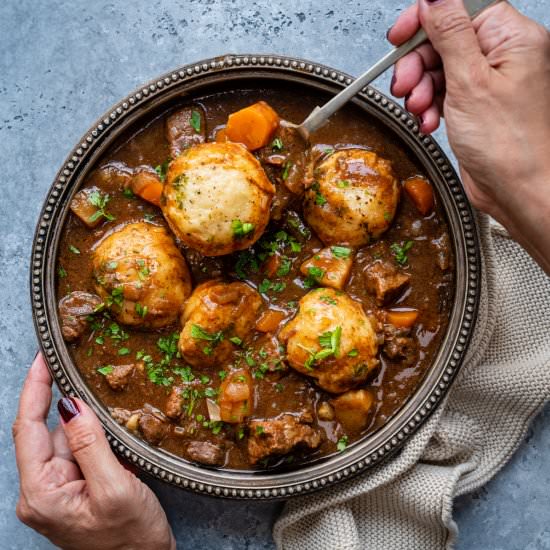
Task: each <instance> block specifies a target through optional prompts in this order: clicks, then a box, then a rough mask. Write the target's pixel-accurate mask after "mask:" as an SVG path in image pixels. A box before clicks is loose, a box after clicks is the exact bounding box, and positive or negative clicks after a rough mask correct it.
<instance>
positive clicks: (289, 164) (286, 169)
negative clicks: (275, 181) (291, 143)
mask: <svg viewBox="0 0 550 550" xmlns="http://www.w3.org/2000/svg"><path fill="white" fill-rule="evenodd" d="M291 168H292V162H290V161H288V162H287V163H286V164H285V166H284V168H283V175H282V176H281V177H282V178H283V181H286V179H287V178H288V175H289V174H290V169H291Z"/></svg>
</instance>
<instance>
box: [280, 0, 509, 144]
mask: <svg viewBox="0 0 550 550" xmlns="http://www.w3.org/2000/svg"><path fill="white" fill-rule="evenodd" d="M499 1H500V0H464V7H465V8H466V11H467V12H468V14H469V16H470V17H471V18H472V19H473V18H474V17H476V16H477V15H479V14H480V13H481V12H482V11H483V10H485V9H487V8H488V7H489V6H492V5H493V4H496V3H497V2H499ZM427 40H428V36H427V35H426V33H425V32H424V29H420V30H419V31H418V32H417V33H416V34H415V35H414V36H413V37H412V38H411V39H410V40H407V42H405V43H404V44H401V46H399V47H397V48H394V49H393V50H391V51H390V52H388V53H387V54H386V55H385V56H384V57H383V58H382V59H380V61H378V62H377V63H375V64H374V65H373V66H372V67H371V68H370V69H369V70H368V71H367V72H365V73H363V74H362V75H361V76H360V77H359V78H357V79H355V80H354V81H353V82H352V83H351V84H350V85H349V86H347V87H346V88H344V89H343V90H342V91H341V92H339V93H338V94H336V95H335V96H334V97H333V98H332V99H331V100H330V101H328V102H327V103H325V104H324V105H323V106H322V107H319V106H317V107H315V109H313V111H311V113H310V114H309V116H308V117H307V118H306V119H305V120H304V121H303V122H302V124H300V125H295V124H291V123H288V125H289V126H291V127H293V128H296V130H297V131H298V133H299V134H300V135H301V136H302V137H303V138H304V139H305V140H306V141H309V136H310V134H311V133H312V132H314V131H315V130H317V129H318V128H320V127H321V126H323V124H325V122H327V120H328V119H329V117H330V116H332V115H333V114H334V113H335V112H336V111H338V110H339V109H340V108H341V107H343V106H344V105H345V104H346V103H347V102H348V101H349V100H350V99H352V98H353V97H354V96H355V95H356V94H358V93H359V92H360V91H361V90H362V89H363V88H364V87H365V86H367V85H368V84H370V83H371V82H372V81H373V80H374V79H375V78H378V77H379V76H380V75H381V74H382V73H383V72H385V71H386V70H388V69H389V68H390V67H391V66H392V65H393V64H394V63H396V62H397V61H398V60H399V59H401V58H402V57H404V56H405V55H407V54H408V53H410V52H411V51H413V50H414V49H415V48H417V47H418V46H420V45H421V44H423V43H424V42H426V41H427Z"/></svg>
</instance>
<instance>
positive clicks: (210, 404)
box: [206, 398, 222, 422]
mask: <svg viewBox="0 0 550 550" xmlns="http://www.w3.org/2000/svg"><path fill="white" fill-rule="evenodd" d="M206 408H207V409H208V416H209V417H210V420H211V421H213V422H218V421H219V420H221V419H222V417H221V414H220V406H219V405H218V404H217V403H216V402H215V401H214V400H213V399H210V398H207V399H206Z"/></svg>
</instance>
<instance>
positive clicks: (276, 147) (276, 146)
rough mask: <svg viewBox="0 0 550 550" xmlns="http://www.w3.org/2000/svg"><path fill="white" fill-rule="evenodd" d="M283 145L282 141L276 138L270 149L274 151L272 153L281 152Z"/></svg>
mask: <svg viewBox="0 0 550 550" xmlns="http://www.w3.org/2000/svg"><path fill="white" fill-rule="evenodd" d="M283 147H284V145H283V140H282V139H281V138H280V137H276V138H275V139H274V140H273V141H272V142H271V148H272V149H273V150H274V151H282V149H283Z"/></svg>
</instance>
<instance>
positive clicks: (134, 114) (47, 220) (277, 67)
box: [30, 54, 481, 500]
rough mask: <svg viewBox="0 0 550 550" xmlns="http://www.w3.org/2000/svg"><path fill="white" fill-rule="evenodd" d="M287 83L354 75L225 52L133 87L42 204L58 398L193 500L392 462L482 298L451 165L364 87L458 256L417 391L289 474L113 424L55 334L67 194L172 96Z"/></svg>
mask: <svg viewBox="0 0 550 550" xmlns="http://www.w3.org/2000/svg"><path fill="white" fill-rule="evenodd" d="M252 79H254V80H258V79H263V80H266V81H268V80H271V81H275V82H277V81H279V82H280V81H287V82H290V83H294V84H296V85H300V86H306V87H310V88H312V89H317V90H324V91H327V92H329V93H335V92H337V91H338V90H339V89H341V88H342V87H344V86H346V85H348V84H350V83H351V81H352V77H351V76H349V75H347V74H345V73H343V72H341V71H338V70H336V69H332V68H330V67H327V66H325V65H322V64H319V63H314V62H311V61H307V60H303V59H300V58H295V57H288V56H281V55H269V54H242V55H235V54H229V55H225V56H220V57H216V58H211V59H206V60H204V61H200V62H198V63H192V64H189V65H185V66H182V67H180V68H178V69H176V70H174V71H170V72H168V73H165V74H163V75H161V76H160V77H158V78H156V79H154V80H151V81H150V82H148V83H146V84H145V85H143V86H140V87H139V88H137V89H136V90H134V91H133V92H132V93H131V94H129V95H128V96H126V97H125V98H124V99H123V100H122V101H120V102H118V103H117V104H115V105H114V106H113V107H112V108H111V109H109V110H108V111H107V112H106V113H105V114H104V115H103V116H102V117H101V118H100V119H99V120H98V121H96V123H95V124H94V125H93V126H92V127H91V128H90V129H89V130H88V131H87V132H86V134H85V135H84V136H83V138H82V139H81V140H80V141H79V142H78V143H77V145H76V146H75V147H74V148H73V150H72V151H71V153H70V154H69V156H68V157H67V159H66V160H65V162H64V163H63V165H62V167H61V169H60V170H59V172H58V173H57V175H56V177H55V180H54V182H53V184H52V186H51V187H50V189H49V191H48V194H47V196H46V199H45V201H44V204H43V207H42V210H41V213H40V216H39V219H38V223H37V226H36V231H35V235H34V240H33V247H32V257H31V268H30V292H31V304H32V312H33V321H34V325H35V330H36V333H37V337H38V340H39V344H40V347H41V349H42V351H43V353H44V357H45V359H46V363H47V365H48V368H49V370H50V372H51V374H52V377H53V379H54V380H55V382H56V384H57V386H58V387H59V388H60V390H61V392H62V393H63V394H64V395H71V396H77V397H79V398H81V399H84V400H85V401H86V402H87V403H88V404H89V405H90V406H91V407H92V408H93V409H94V411H95V412H96V414H97V415H98V416H99V418H100V420H101V422H102V424H103V426H104V429H105V432H106V435H107V439H108V440H109V443H110V445H111V447H112V448H113V450H114V451H115V452H116V453H117V454H118V455H120V456H121V457H123V458H125V459H126V460H128V461H129V462H131V463H132V464H134V465H136V466H137V467H138V468H140V469H141V470H143V471H144V472H146V473H148V474H150V475H152V476H154V477H156V478H158V479H160V480H162V481H165V482H167V483H170V484H172V485H174V486H177V487H181V488H184V489H188V490H191V491H194V492H196V493H201V494H206V495H212V496H218V497H224V498H233V499H258V500H274V499H281V498H288V497H291V496H294V495H303V494H307V493H311V492H313V491H317V490H320V489H322V488H324V487H328V486H331V485H333V484H335V483H337V482H340V481H344V480H346V479H349V478H351V477H353V476H355V475H358V474H360V473H362V472H366V471H367V470H368V469H369V468H371V467H372V466H374V465H376V464H379V463H380V462H381V461H383V460H386V459H389V458H391V456H392V455H394V453H396V452H398V451H399V450H400V449H401V448H402V446H403V445H404V444H405V443H406V442H407V441H408V440H409V439H410V438H411V436H412V435H413V434H414V433H415V432H416V431H417V430H418V429H419V427H420V426H421V425H422V424H423V423H424V422H425V421H426V420H427V419H428V417H429V416H430V414H431V413H432V412H433V411H434V410H435V409H436V408H437V406H438V405H439V404H440V403H441V401H442V400H443V398H444V396H445V395H446V393H447V392H448V390H449V388H450V387H451V384H452V382H453V380H454V378H455V377H456V375H457V373H458V371H459V369H460V367H461V365H462V363H463V361H464V357H465V354H466V351H467V348H468V344H469V342H470V340H471V336H472V333H473V330H474V327H475V320H476V316H477V310H478V306H479V300H480V293H481V253H480V244H479V243H480V241H479V230H478V227H477V224H476V220H475V217H474V215H473V211H472V208H471V206H470V204H469V202H468V200H467V198H466V195H465V193H464V190H463V188H462V185H461V184H460V181H459V178H458V176H457V174H456V172H455V171H454V169H453V167H452V165H451V163H450V161H449V159H448V158H447V157H446V156H445V154H444V153H443V151H442V150H441V149H440V147H439V146H438V145H437V143H436V142H435V140H434V139H433V138H432V137H430V136H427V135H423V134H422V133H421V132H420V129H419V126H418V123H417V121H416V119H415V118H414V117H413V116H412V115H410V114H409V113H408V112H406V111H405V110H404V109H403V108H402V107H400V106H399V105H398V104H397V103H395V102H393V101H392V100H391V99H389V98H388V97H386V96H385V95H384V94H382V93H380V92H379V91H377V90H376V89H374V88H372V87H370V86H368V87H366V88H364V89H363V90H362V91H361V93H359V94H358V95H357V96H356V98H355V99H354V100H353V103H355V104H356V105H358V106H359V107H360V108H362V109H363V110H365V111H367V112H368V114H369V115H371V116H374V117H376V118H377V119H378V120H379V121H381V122H382V124H384V125H385V126H386V127H388V128H389V129H390V130H391V131H393V132H394V133H395V134H397V135H398V136H399V138H400V139H401V140H402V141H404V142H405V144H406V145H407V146H408V147H409V148H410V149H412V151H413V152H414V154H415V156H416V157H417V159H418V160H419V162H420V163H421V164H422V166H423V167H424V169H425V170H426V171H427V172H428V174H429V176H430V179H431V181H432V182H433V183H434V185H435V186H436V188H437V190H438V195H439V197H440V200H441V202H442V204H443V207H444V209H445V212H446V215H447V221H448V223H449V226H450V234H451V238H452V240H453V246H454V249H455V260H456V261H455V264H456V268H455V299H454V305H453V308H452V312H451V316H450V319H449V325H448V328H447V333H446V335H445V337H444V340H443V342H442V344H441V346H440V350H439V353H438V355H437V357H436V359H435V361H434V363H433V365H432V366H431V368H430V369H429V370H428V372H427V373H426V375H425V376H424V379H423V381H422V382H421V384H420V385H419V387H418V388H417V390H416V392H415V394H414V395H413V396H412V397H411V398H410V399H409V400H408V401H407V402H406V403H405V404H404V405H403V406H402V407H401V409H400V410H399V411H398V412H397V413H396V414H395V415H394V416H393V417H392V418H391V419H390V420H389V421H388V422H387V423H386V424H385V425H384V426H383V427H381V428H380V429H379V430H377V431H376V432H374V433H373V434H369V435H368V436H366V437H364V438H362V439H360V440H359V441H357V442H355V443H354V444H353V445H350V446H349V447H348V449H346V451H345V452H344V453H340V454H336V455H330V456H328V457H325V458H322V459H319V460H317V461H313V462H312V463H307V464H306V465H305V466H303V467H299V468H297V469H294V470H291V471H288V472H287V471H285V472H281V473H280V472H275V473H270V471H269V470H267V471H258V472H251V471H238V470H227V469H219V470H216V469H209V468H206V467H202V466H198V465H195V464H193V463H191V462H188V461H186V460H184V459H182V458H179V457H176V456H174V455H171V454H169V453H167V452H165V451H162V450H161V449H158V448H154V447H151V446H149V445H147V443H145V442H144V441H143V440H141V439H139V438H137V437H136V436H134V435H132V434H131V433H129V432H128V431H127V430H125V429H124V428H122V426H119V425H118V424H117V423H116V422H115V421H114V420H113V419H112V418H111V416H110V415H109V413H108V411H107V410H106V408H105V407H104V406H103V405H102V404H101V402H100V401H99V400H98V399H97V398H96V397H95V395H94V394H93V393H92V392H91V390H90V389H89V388H88V387H87V385H86V383H85V382H84V380H83V378H82V377H81V375H80V374H79V371H78V369H77V368H76V366H75V365H74V363H73V362H72V359H71V358H70V356H69V353H68V350H67V347H66V345H65V342H64V341H63V338H62V336H61V332H60V327H59V322H58V318H57V308H56V299H55V264H56V257H57V245H58V241H59V235H60V232H61V229H62V227H63V225H64V220H65V218H66V216H67V213H68V204H69V202H70V198H71V196H72V195H73V194H74V193H75V192H76V190H77V188H78V187H79V185H80V183H81V182H82V180H83V179H84V177H85V175H86V173H87V172H88V171H89V170H90V169H91V167H92V166H93V164H94V163H95V161H96V160H97V158H98V157H99V156H100V154H101V153H102V152H103V151H104V150H105V149H106V148H107V147H108V146H109V145H110V144H111V143H112V141H113V140H114V139H115V138H116V137H117V136H118V135H120V133H121V132H122V131H123V130H124V129H126V128H127V127H128V126H130V125H131V124H134V123H135V122H136V121H137V120H140V119H142V118H144V117H146V116H147V114H148V112H150V111H151V110H153V109H155V108H157V107H158V106H159V105H162V104H163V103H165V102H168V101H169V100H172V99H173V98H177V97H184V96H185V97H186V98H189V97H192V94H193V91H197V90H200V89H201V88H204V87H206V86H215V85H216V83H218V84H221V83H222V82H223V83H227V82H233V81H234V82H239V81H247V80H248V81H250V80H252Z"/></svg>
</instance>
